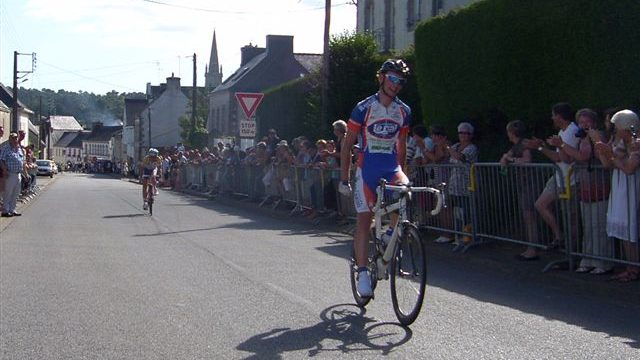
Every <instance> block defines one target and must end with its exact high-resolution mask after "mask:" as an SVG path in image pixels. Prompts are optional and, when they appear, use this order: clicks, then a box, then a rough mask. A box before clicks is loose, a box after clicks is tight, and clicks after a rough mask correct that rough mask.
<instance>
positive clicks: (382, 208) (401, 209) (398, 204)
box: [373, 179, 444, 279]
mask: <svg viewBox="0 0 640 360" xmlns="http://www.w3.org/2000/svg"><path fill="white" fill-rule="evenodd" d="M385 190H391V191H394V192H399V193H400V198H399V199H398V200H397V201H395V202H393V203H391V204H389V205H387V204H386V203H385V202H384V193H385ZM414 192H430V193H432V194H434V195H436V199H437V202H436V206H435V208H434V209H433V210H431V215H432V216H433V215H437V214H438V213H440V210H441V209H442V207H443V205H444V194H443V191H442V190H439V189H436V188H432V187H412V186H411V185H390V184H387V182H386V180H384V179H381V180H380V185H378V187H377V188H376V194H377V200H376V204H375V205H374V207H373V214H374V224H375V238H376V240H375V241H376V247H377V248H378V249H377V251H378V252H380V249H381V247H380V246H379V244H378V242H379V241H380V240H379V239H381V237H382V234H383V233H384V232H385V231H386V229H385V228H384V227H383V226H382V217H383V216H385V215H388V214H391V213H393V212H396V211H397V212H398V222H397V223H396V224H395V226H394V228H393V233H392V234H391V240H390V241H389V244H388V245H387V248H386V249H385V251H384V253H382V256H381V257H377V261H376V265H377V268H378V274H377V276H378V279H382V278H383V277H384V274H385V273H386V271H387V267H388V265H389V262H390V261H391V258H392V257H393V255H394V253H395V246H396V243H397V241H398V238H399V237H400V231H401V229H402V228H403V227H404V226H405V225H407V224H412V223H411V221H410V220H409V219H408V216H407V203H408V200H411V194H412V193H414Z"/></svg>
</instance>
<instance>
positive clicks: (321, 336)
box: [236, 304, 413, 359]
mask: <svg viewBox="0 0 640 360" xmlns="http://www.w3.org/2000/svg"><path fill="white" fill-rule="evenodd" d="M365 312H366V310H365V309H362V308H360V307H358V306H357V305H355V304H338V305H333V306H330V307H328V308H326V309H324V310H323V311H322V312H321V313H320V319H321V320H322V321H320V322H319V323H318V324H316V325H313V326H309V327H305V328H300V329H290V328H276V329H273V330H269V331H267V332H264V333H261V334H257V335H254V336H252V337H250V338H249V339H247V340H246V341H244V342H242V343H241V344H239V345H238V346H237V347H236V349H238V350H242V351H246V352H250V353H253V354H252V355H249V356H248V357H246V358H245V359H281V358H282V357H283V355H284V354H285V353H287V352H293V351H300V350H305V349H307V350H308V352H307V355H306V356H307V357H314V356H316V355H318V354H320V353H321V352H336V353H337V354H336V356H335V357H338V356H339V355H340V354H346V353H352V352H355V351H372V350H373V351H379V352H380V353H381V354H382V355H387V354H389V353H391V352H392V351H393V349H394V348H396V347H398V346H400V345H402V344H405V343H406V342H407V341H409V340H410V339H411V337H412V336H413V332H412V331H411V329H409V328H407V327H403V326H401V325H400V324H398V323H386V322H385V323H376V321H375V320H374V319H372V318H370V317H367V316H365ZM371 323H375V324H373V325H371Z"/></svg>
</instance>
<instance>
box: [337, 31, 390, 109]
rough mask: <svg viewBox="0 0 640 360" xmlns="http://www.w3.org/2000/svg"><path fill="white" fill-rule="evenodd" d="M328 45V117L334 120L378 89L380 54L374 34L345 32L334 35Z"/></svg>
mask: <svg viewBox="0 0 640 360" xmlns="http://www.w3.org/2000/svg"><path fill="white" fill-rule="evenodd" d="M329 47H330V48H331V52H330V53H331V57H330V64H329V69H330V78H329V97H330V100H331V102H330V105H331V106H330V109H329V114H330V116H329V118H330V119H333V120H331V122H333V121H334V120H335V119H345V120H346V119H347V118H348V117H349V115H350V114H351V110H352V109H353V106H354V105H355V104H356V103H357V102H358V101H360V100H362V99H363V98H365V97H367V96H369V95H371V94H373V93H374V92H375V90H376V88H377V84H376V79H375V73H376V70H377V69H378V66H380V57H379V55H378V47H377V45H376V41H375V38H374V37H373V35H371V34H368V33H364V34H362V33H355V32H344V33H342V34H339V35H335V36H332V38H331V41H330V43H329Z"/></svg>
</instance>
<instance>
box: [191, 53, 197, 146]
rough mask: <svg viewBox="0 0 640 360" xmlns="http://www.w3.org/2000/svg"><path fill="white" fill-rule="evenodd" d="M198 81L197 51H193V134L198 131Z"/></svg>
mask: <svg viewBox="0 0 640 360" xmlns="http://www.w3.org/2000/svg"><path fill="white" fill-rule="evenodd" d="M196 83H197V77H196V53H193V92H192V94H191V134H194V133H195V132H196V100H197V99H196ZM192 138H193V136H192ZM192 145H193V144H192Z"/></svg>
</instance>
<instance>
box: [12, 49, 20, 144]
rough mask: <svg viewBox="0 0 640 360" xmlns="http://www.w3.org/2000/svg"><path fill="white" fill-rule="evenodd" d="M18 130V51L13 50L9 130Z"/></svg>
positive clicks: (15, 131)
mask: <svg viewBox="0 0 640 360" xmlns="http://www.w3.org/2000/svg"><path fill="white" fill-rule="evenodd" d="M18 130H20V124H19V123H18V52H17V51H14V52H13V112H12V113H11V132H14V133H17V132H18Z"/></svg>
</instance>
